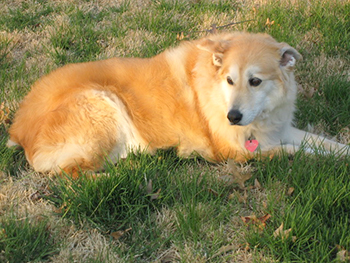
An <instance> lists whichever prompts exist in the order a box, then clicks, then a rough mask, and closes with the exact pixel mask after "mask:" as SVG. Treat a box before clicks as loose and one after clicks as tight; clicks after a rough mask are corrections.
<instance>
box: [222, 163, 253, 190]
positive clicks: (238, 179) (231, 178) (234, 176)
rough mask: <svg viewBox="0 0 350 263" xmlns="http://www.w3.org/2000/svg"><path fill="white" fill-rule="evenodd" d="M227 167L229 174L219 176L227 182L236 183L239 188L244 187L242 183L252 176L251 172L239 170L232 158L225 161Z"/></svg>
mask: <svg viewBox="0 0 350 263" xmlns="http://www.w3.org/2000/svg"><path fill="white" fill-rule="evenodd" d="M227 167H228V168H229V171H230V172H231V175H226V176H221V177H220V178H221V179H224V180H225V181H227V183H228V184H232V183H236V184H238V186H239V187H240V188H241V189H245V185H244V183H245V181H247V180H249V179H250V178H251V177H252V174H251V173H242V172H240V171H239V169H238V167H237V165H236V163H235V161H234V160H232V159H229V160H228V161H227Z"/></svg>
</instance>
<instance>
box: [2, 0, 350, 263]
mask: <svg viewBox="0 0 350 263" xmlns="http://www.w3.org/2000/svg"><path fill="white" fill-rule="evenodd" d="M0 10H2V11H3V12H2V14H1V16H0V87H1V88H0V94H1V101H0V105H1V103H3V105H4V106H5V107H8V108H9V109H10V114H9V116H6V117H2V118H0V261H3V262H28V261H31V262H42V261H47V262H106V263H107V262H239V261H241V262H346V261H341V260H340V257H339V255H338V252H339V251H342V250H343V251H344V250H346V251H348V252H347V253H349V251H350V235H349V234H348V233H350V217H349V214H350V205H349V204H350V179H349V174H350V173H349V160H350V158H349V157H344V158H342V159H340V158H338V157H335V156H332V155H330V156H323V155H321V154H316V155H315V156H309V155H305V154H304V153H302V152H300V153H297V154H296V155H295V156H294V157H290V156H282V157H281V158H278V159H277V158H274V159H272V160H270V161H266V160H265V161H264V160H262V161H252V162H251V163H250V164H249V165H248V166H247V167H243V168H242V169H243V170H244V169H246V170H248V171H250V172H251V173H252V178H251V179H249V180H247V181H246V182H245V187H244V188H242V187H241V186H239V185H238V184H236V183H230V182H227V181H225V180H223V178H225V177H227V176H230V175H231V174H232V171H231V170H230V169H229V168H228V166H227V165H213V164H209V163H207V162H205V161H203V160H202V159H200V158H197V159H189V160H188V159H181V158H179V157H177V156H176V154H175V152H174V151H172V150H169V151H159V152H157V153H156V154H155V155H154V156H150V155H147V154H143V153H138V154H130V155H129V156H128V157H127V158H126V159H125V160H121V161H120V162H118V163H117V164H116V165H109V166H108V167H107V168H106V171H105V172H104V174H101V175H100V176H98V177H97V178H96V179H91V178H90V177H89V174H87V175H86V176H83V177H82V178H80V179H79V180H76V181H72V180H70V179H69V177H67V178H55V177H54V178H51V179H48V176H47V175H41V174H38V173H35V172H33V170H32V169H31V168H30V166H29V164H28V163H27V162H26V160H25V156H24V153H23V151H21V150H16V149H8V148H6V142H7V137H8V136H7V129H8V127H9V125H10V124H9V119H11V118H12V116H13V113H14V112H15V110H16V109H17V108H18V104H19V102H20V100H21V99H22V98H23V97H24V95H25V94H26V93H27V92H28V90H29V89H30V86H31V85H32V84H33V82H34V81H35V80H36V79H38V78H39V77H40V76H42V75H44V74H45V73H47V72H49V71H51V70H53V69H55V68H57V67H59V66H62V65H64V64H67V63H71V62H82V61H90V60H97V59H103V58H108V57H111V56H127V57H132V56H137V57H150V56H153V55H155V54H158V53H160V52H162V51H163V50H164V49H166V48H167V47H172V46H176V45H178V44H179V40H178V39H177V34H180V33H181V32H183V33H184V35H185V37H186V38H187V39H195V38H197V37H201V36H203V35H205V33H204V32H200V31H205V30H208V29H210V26H211V25H212V24H217V25H218V26H221V25H226V24H229V23H231V22H239V21H247V20H249V21H248V22H245V23H241V24H237V25H234V26H231V27H228V28H226V29H227V30H248V31H252V32H266V33H269V34H271V35H272V36H273V37H275V38H276V39H277V40H278V41H283V42H287V43H289V44H290V45H291V46H293V47H295V48H296V49H297V50H299V52H300V53H301V54H302V55H303V60H301V61H300V62H298V65H297V70H296V78H297V81H298V83H300V94H299V96H298V101H297V108H298V110H297V111H296V125H297V126H298V127H299V128H303V129H304V128H306V127H307V126H308V125H311V126H312V127H313V129H314V130H315V131H317V132H320V133H323V134H326V135H328V136H334V137H336V138H337V139H338V140H341V141H342V142H343V143H349V138H350V123H349V115H350V108H349V105H350V93H349V87H350V79H349V72H350V66H349V65H350V53H349V50H350V46H349V45H350V44H349V43H350V22H349V21H350V17H349V14H350V4H349V3H348V2H346V1H336V0H329V1H321V0H317V1H312V3H311V2H310V1H304V0H295V1H271V2H270V3H269V4H266V5H265V4H261V3H260V1H259V3H258V2H255V1H254V0H251V1H244V2H239V1H235V2H233V1H204V0H203V1H201V0H200V1H166V0H161V1H150V2H149V3H146V4H145V3H144V1H135V2H134V1H123V2H122V3H120V4H115V3H114V4H113V3H108V1H100V2H99V3H94V2H92V1H74V3H73V2H71V1H62V2H59V1H13V2H7V1H6V2H5V1H3V0H2V1H1V0H0ZM267 19H269V21H270V24H267V23H266V22H267ZM272 21H273V23H272ZM2 111H4V109H2ZM4 113H5V111H4ZM0 116H2V115H1V114H0ZM256 180H257V181H256ZM257 182H259V183H260V184H259V183H257ZM292 188H293V189H294V192H293V193H292V194H288V190H290V189H292ZM10 204H11V205H10ZM266 214H269V215H271V217H270V218H269V219H268V220H267V221H266V222H265V224H266V225H262V224H261V222H260V223H259V220H258V221H257V222H255V223H254V220H253V223H248V224H246V223H244V222H243V220H242V219H241V217H247V216H252V215H255V216H256V217H258V218H259V217H262V216H264V215H266ZM49 219H50V220H49ZM52 222H56V223H55V224H54V223H52ZM59 222H64V223H63V224H64V226H65V227H64V230H63V229H62V227H60V226H61V225H62V224H61V223H59ZM281 223H283V224H284V229H285V230H287V229H290V228H291V232H290V234H289V236H288V237H287V238H285V239H282V238H281V237H276V238H275V237H274V232H275V230H276V229H277V228H278V227H279V226H280V225H281ZM118 231H125V232H118ZM116 233H121V234H118V235H117V238H115V237H116ZM113 236H114V238H113ZM19 248H20V249H19Z"/></svg>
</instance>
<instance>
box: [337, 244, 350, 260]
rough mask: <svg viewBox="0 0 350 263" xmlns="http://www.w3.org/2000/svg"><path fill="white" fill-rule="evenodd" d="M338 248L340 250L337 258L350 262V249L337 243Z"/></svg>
mask: <svg viewBox="0 0 350 263" xmlns="http://www.w3.org/2000/svg"><path fill="white" fill-rule="evenodd" d="M336 248H337V250H338V253H337V260H338V261H339V262H350V251H348V250H346V249H345V248H344V247H343V246H339V245H336Z"/></svg>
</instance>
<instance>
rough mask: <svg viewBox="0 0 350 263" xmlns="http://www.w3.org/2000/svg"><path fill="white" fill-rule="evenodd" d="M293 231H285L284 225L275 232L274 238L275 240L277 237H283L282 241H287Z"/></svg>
mask: <svg viewBox="0 0 350 263" xmlns="http://www.w3.org/2000/svg"><path fill="white" fill-rule="evenodd" d="M291 231H292V229H291V228H289V229H287V230H283V223H282V224H281V225H280V226H279V227H278V228H277V229H276V230H275V232H274V233H273V236H274V237H275V238H277V237H281V239H282V240H284V239H287V238H288V236H289V233H290V232H291Z"/></svg>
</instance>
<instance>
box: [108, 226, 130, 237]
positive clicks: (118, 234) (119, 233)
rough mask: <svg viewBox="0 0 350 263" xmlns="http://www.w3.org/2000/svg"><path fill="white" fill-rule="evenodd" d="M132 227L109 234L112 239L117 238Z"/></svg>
mask: <svg viewBox="0 0 350 263" xmlns="http://www.w3.org/2000/svg"><path fill="white" fill-rule="evenodd" d="M131 229H132V228H131V227H130V228H128V229H125V230H119V231H115V232H112V233H111V236H112V237H113V239H114V240H118V239H119V238H121V237H122V236H123V235H124V234H125V233H127V232H129V231H130V230H131Z"/></svg>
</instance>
